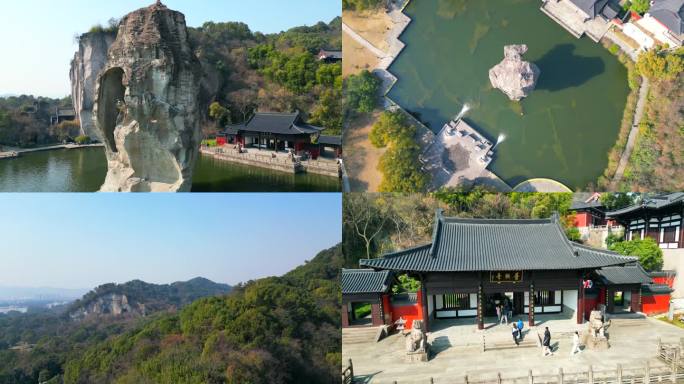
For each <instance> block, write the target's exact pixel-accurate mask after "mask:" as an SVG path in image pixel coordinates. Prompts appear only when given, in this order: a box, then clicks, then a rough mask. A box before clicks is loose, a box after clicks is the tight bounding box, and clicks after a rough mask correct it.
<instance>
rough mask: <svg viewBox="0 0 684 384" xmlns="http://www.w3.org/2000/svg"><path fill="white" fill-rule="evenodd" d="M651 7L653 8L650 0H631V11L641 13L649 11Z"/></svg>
mask: <svg viewBox="0 0 684 384" xmlns="http://www.w3.org/2000/svg"><path fill="white" fill-rule="evenodd" d="M649 8H651V3H650V0H631V4H630V6H629V9H630V10H631V11H634V12H636V13H638V14H640V15H643V14H644V13H646V12H648V9H649Z"/></svg>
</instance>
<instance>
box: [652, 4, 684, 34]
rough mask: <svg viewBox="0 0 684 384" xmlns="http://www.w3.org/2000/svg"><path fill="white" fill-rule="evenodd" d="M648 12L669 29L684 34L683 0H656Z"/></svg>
mask: <svg viewBox="0 0 684 384" xmlns="http://www.w3.org/2000/svg"><path fill="white" fill-rule="evenodd" d="M648 13H649V14H650V15H651V16H653V17H654V18H656V20H658V21H660V22H661V23H663V24H664V25H665V26H666V27H667V28H668V29H669V30H670V31H672V32H674V33H676V34H678V35H681V34H684V0H656V1H655V2H654V3H653V5H652V6H651V9H649V11H648Z"/></svg>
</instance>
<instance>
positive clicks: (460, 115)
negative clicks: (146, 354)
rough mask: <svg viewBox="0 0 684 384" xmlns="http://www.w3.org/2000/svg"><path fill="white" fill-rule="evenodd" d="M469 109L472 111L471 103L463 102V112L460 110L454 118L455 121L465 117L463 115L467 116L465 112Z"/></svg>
mask: <svg viewBox="0 0 684 384" xmlns="http://www.w3.org/2000/svg"><path fill="white" fill-rule="evenodd" d="M468 111H470V105H468V103H465V104H463V108H462V109H461V112H459V113H458V115H456V117H455V118H454V121H459V120H461V119H462V118H463V116H465V114H466V113H467V112H468Z"/></svg>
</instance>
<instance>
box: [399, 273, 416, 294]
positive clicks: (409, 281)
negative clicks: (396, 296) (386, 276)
mask: <svg viewBox="0 0 684 384" xmlns="http://www.w3.org/2000/svg"><path fill="white" fill-rule="evenodd" d="M397 281H398V284H395V285H394V286H392V293H404V292H418V290H419V289H420V281H419V280H416V279H414V278H412V277H410V276H408V275H406V274H403V275H399V276H398V277H397Z"/></svg>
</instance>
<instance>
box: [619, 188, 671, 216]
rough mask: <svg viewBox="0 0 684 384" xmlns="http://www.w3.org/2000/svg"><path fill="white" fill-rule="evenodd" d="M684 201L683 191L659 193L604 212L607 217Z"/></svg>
mask: <svg viewBox="0 0 684 384" xmlns="http://www.w3.org/2000/svg"><path fill="white" fill-rule="evenodd" d="M683 202H684V192H676V193H670V194H667V195H660V196H656V197H652V198H648V199H645V200H644V201H643V202H642V203H641V204H635V205H630V206H629V207H626V208H622V209H618V210H615V211H610V212H606V216H607V217H615V216H620V215H624V214H625V213H630V212H634V211H638V210H640V209H660V208H664V207H667V206H670V205H673V204H681V203H683Z"/></svg>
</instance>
